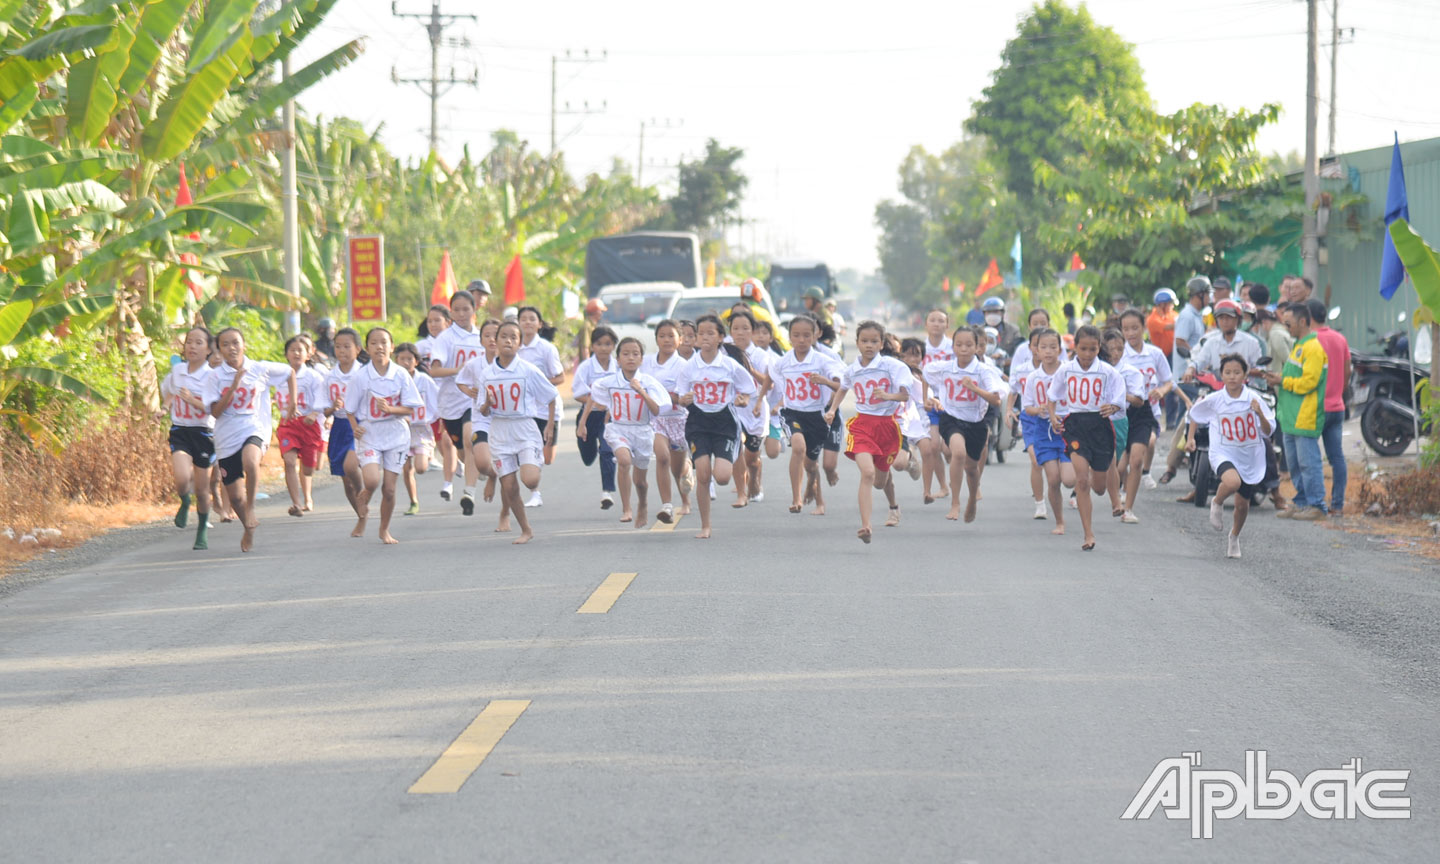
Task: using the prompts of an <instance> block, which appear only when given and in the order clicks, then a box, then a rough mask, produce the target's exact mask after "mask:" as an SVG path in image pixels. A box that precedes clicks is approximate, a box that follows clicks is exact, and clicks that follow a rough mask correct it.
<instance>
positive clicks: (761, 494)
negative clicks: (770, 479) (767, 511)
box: [750, 489, 765, 504]
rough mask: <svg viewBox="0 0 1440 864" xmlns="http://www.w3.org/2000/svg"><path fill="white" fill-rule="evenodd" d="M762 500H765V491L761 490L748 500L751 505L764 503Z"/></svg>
mask: <svg viewBox="0 0 1440 864" xmlns="http://www.w3.org/2000/svg"><path fill="white" fill-rule="evenodd" d="M764 500H765V490H764V489H761V490H760V491H759V492H756V493H755V494H754V495H753V496H751V498H750V503H751V504H759V503H760V502H761V501H764Z"/></svg>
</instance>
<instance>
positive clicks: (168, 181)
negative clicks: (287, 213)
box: [0, 0, 360, 407]
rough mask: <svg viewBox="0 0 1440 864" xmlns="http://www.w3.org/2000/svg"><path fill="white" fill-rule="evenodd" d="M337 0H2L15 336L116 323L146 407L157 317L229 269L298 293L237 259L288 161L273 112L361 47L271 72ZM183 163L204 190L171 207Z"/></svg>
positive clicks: (2, 187)
mask: <svg viewBox="0 0 1440 864" xmlns="http://www.w3.org/2000/svg"><path fill="white" fill-rule="evenodd" d="M336 2H337V0H291V2H288V3H285V4H283V5H282V6H281V7H280V8H279V9H278V10H277V11H274V12H269V13H261V12H260V5H261V4H260V0H209V2H203V0H88V2H82V3H78V4H74V5H71V6H69V7H66V8H61V7H58V6H57V4H56V3H54V2H52V0H0V136H3V138H0V211H3V222H0V224H3V226H4V228H3V233H0V268H3V269H0V299H4V300H5V302H7V303H19V302H28V303H30V304H31V307H30V309H29V310H28V311H27V313H26V315H25V321H24V322H22V324H21V329H19V330H17V332H16V334H15V336H14V337H13V338H15V339H25V338H33V337H34V336H36V335H37V334H38V333H39V332H44V331H49V330H53V329H54V328H56V327H58V326H59V325H60V324H61V323H65V322H69V324H70V325H71V326H72V327H73V326H74V325H76V324H81V325H84V324H89V325H94V324H98V323H100V322H101V321H109V322H111V323H112V324H113V325H114V330H115V337H116V341H117V343H118V345H119V346H120V348H121V349H122V350H125V351H128V352H129V353H130V354H131V355H133V357H134V359H135V364H134V365H135V367H136V368H135V369H134V375H133V381H134V383H135V385H136V387H135V389H136V391H137V396H138V397H139V399H138V401H139V402H141V403H143V404H144V405H145V406H147V407H148V406H153V405H155V404H158V397H157V394H156V393H155V379H156V375H155V370H154V368H153V361H152V360H151V354H150V347H149V335H147V330H148V331H149V332H151V333H160V332H164V331H165V330H166V327H167V325H168V324H170V323H172V322H173V321H175V320H176V316H178V315H182V314H183V313H185V312H189V313H191V314H193V313H194V311H195V310H196V309H198V306H199V304H200V303H203V302H204V301H205V300H206V299H208V297H207V296H206V295H207V294H213V293H215V291H216V290H218V289H219V288H220V287H221V284H222V282H223V281H224V280H225V279H228V280H229V282H230V283H231V284H232V287H234V285H236V284H238V285H240V286H241V287H244V288H247V289H248V290H250V291H252V292H259V293H260V294H262V295H264V296H267V297H270V296H274V297H277V298H279V297H284V296H285V295H284V294H283V292H280V291H278V289H275V287H274V286H273V285H269V284H266V283H263V282H260V281H258V280H255V279H253V278H251V279H247V278H246V277H245V276H244V275H243V274H237V273H234V272H232V271H231V270H230V268H229V266H228V264H227V261H228V260H229V259H231V258H234V257H235V256H236V255H237V249H239V250H244V244H245V243H246V242H248V241H249V240H250V239H251V238H252V237H253V235H254V234H255V233H256V230H257V227H259V226H261V225H263V224H264V220H265V217H266V215H267V213H268V211H269V209H270V208H268V207H267V206H266V204H265V202H264V201H263V199H262V197H261V196H260V195H259V194H258V193H257V190H256V184H255V183H254V182H253V180H254V173H255V171H256V170H257V169H258V170H261V171H263V170H273V169H274V167H275V160H274V158H273V155H272V152H273V150H274V149H275V147H276V144H277V143H278V142H277V133H275V132H274V131H273V130H271V129H269V128H268V127H269V126H270V125H271V118H272V117H273V114H274V112H275V111H276V110H277V109H278V108H279V107H280V106H281V105H282V104H283V103H284V102H285V101H286V100H288V99H290V98H293V97H294V96H296V95H297V94H299V93H301V92H303V91H304V90H305V89H306V88H307V87H309V86H311V85H313V84H314V83H315V82H316V81H318V80H320V79H322V78H324V77H325V76H327V75H330V74H332V73H334V72H335V71H337V70H339V69H341V68H343V67H344V66H345V65H347V64H348V63H349V62H350V61H351V60H353V59H354V58H355V57H356V56H358V54H359V52H360V43H359V42H358V40H357V41H354V42H350V43H348V44H346V45H344V46H342V47H340V48H338V49H336V50H335V51H332V52H331V53H329V54H327V55H325V56H324V57H321V58H320V59H319V60H316V61H315V62H313V63H311V64H309V65H307V66H305V67H304V68H302V69H300V70H299V71H298V72H296V73H295V74H294V75H292V76H290V77H289V78H288V79H286V80H283V81H278V82H277V81H275V80H273V78H272V77H271V76H270V75H269V74H268V72H267V70H268V68H269V66H270V64H273V63H275V62H277V61H280V60H282V59H284V58H286V57H287V56H289V55H290V54H291V52H293V51H294V49H295V48H296V47H297V46H298V45H299V44H300V42H301V41H302V40H303V39H304V38H305V37H306V36H307V35H308V34H310V33H311V32H312V31H313V30H314V28H315V27H316V26H317V25H318V24H319V23H320V21H321V20H322V19H323V18H324V17H325V15H326V14H327V13H329V11H330V10H331V9H332V8H333V7H334V5H335V3H336ZM182 160H184V161H186V162H188V163H189V165H190V166H191V167H192V168H193V169H195V170H196V173H197V175H198V176H199V178H201V182H200V183H199V185H200V187H201V196H200V197H199V199H198V200H197V201H196V202H195V203H194V204H192V205H188V206H184V207H171V206H170V204H169V200H171V195H170V194H167V192H166V190H170V189H173V188H174V186H173V184H174V183H175V181H176V179H177V177H178V172H179V169H180V163H181V161H182ZM247 282H250V283H254V284H249V285H247V284H246V283H247ZM192 284H198V285H200V286H201V288H200V290H199V291H192V290H190V286H191V285H192ZM285 302H288V300H287V301H285ZM17 308H18V307H17ZM12 314H13V316H14V318H16V319H18V318H19V317H20V316H19V315H18V313H12ZM147 324H148V325H150V326H148V327H147V326H146V325H147Z"/></svg>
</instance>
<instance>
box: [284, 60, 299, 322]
mask: <svg viewBox="0 0 1440 864" xmlns="http://www.w3.org/2000/svg"><path fill="white" fill-rule="evenodd" d="M280 78H281V80H289V78H290V57H289V56H288V55H287V56H286V57H285V59H284V60H281V61H280ZM284 123H285V143H284V145H283V147H282V149H281V153H280V180H281V183H282V184H283V185H284V189H283V190H282V192H281V193H280V209H281V211H282V212H283V214H284V227H283V230H284V232H285V236H284V238H283V243H282V248H283V249H284V257H285V291H286V292H287V293H288V294H289V295H290V296H292V297H295V298H296V299H297V300H298V299H299V297H300V202H299V192H298V190H297V189H296V187H295V100H294V99H287V100H286V101H285V108H284ZM299 332H300V312H299V311H298V310H292V311H290V312H289V313H287V314H286V315H285V334H286V335H287V336H295V335H297V334H299Z"/></svg>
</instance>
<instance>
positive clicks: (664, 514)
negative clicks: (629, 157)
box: [655, 504, 675, 525]
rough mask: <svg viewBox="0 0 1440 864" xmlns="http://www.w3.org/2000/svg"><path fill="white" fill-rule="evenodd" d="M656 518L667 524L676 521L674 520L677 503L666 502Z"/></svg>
mask: <svg viewBox="0 0 1440 864" xmlns="http://www.w3.org/2000/svg"><path fill="white" fill-rule="evenodd" d="M655 518H656V519H659V520H660V521H661V522H664V523H665V524H666V525H669V524H670V523H671V522H674V521H675V505H673V504H666V505H665V506H663V507H661V508H660V512H659V513H656V514H655Z"/></svg>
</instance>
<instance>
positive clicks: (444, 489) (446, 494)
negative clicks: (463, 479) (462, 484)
mask: <svg viewBox="0 0 1440 864" xmlns="http://www.w3.org/2000/svg"><path fill="white" fill-rule="evenodd" d="M454 489H455V484H453V483H446V484H445V485H444V486H441V487H440V497H441V498H444V499H445V500H446V501H449V500H450V493H451V492H452V491H454Z"/></svg>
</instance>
